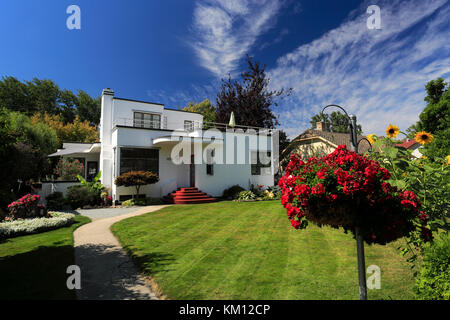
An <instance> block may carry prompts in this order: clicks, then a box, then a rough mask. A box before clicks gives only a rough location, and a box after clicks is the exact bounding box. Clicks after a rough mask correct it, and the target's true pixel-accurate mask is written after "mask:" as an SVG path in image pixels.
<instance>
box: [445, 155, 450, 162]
mask: <svg viewBox="0 0 450 320" xmlns="http://www.w3.org/2000/svg"><path fill="white" fill-rule="evenodd" d="M445 159H447V165H449V164H450V154H449V155H448V156H446V157H445Z"/></svg>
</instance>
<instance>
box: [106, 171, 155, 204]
mask: <svg viewBox="0 0 450 320" xmlns="http://www.w3.org/2000/svg"><path fill="white" fill-rule="evenodd" d="M158 181H159V178H158V175H156V174H155V173H153V172H150V171H130V172H126V173H122V174H121V175H120V176H118V177H117V178H116V180H115V181H114V183H115V184H116V185H117V186H119V187H120V186H124V187H135V188H136V195H137V197H136V198H139V189H140V188H141V187H142V186H145V185H147V184H153V183H156V182H158Z"/></svg>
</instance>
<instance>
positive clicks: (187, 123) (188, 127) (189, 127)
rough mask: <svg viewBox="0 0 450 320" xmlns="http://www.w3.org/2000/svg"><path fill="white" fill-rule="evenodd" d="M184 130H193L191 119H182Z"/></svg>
mask: <svg viewBox="0 0 450 320" xmlns="http://www.w3.org/2000/svg"><path fill="white" fill-rule="evenodd" d="M184 130H186V131H193V130H194V122H193V121H191V120H184Z"/></svg>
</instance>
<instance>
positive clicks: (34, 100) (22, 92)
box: [0, 77, 101, 125]
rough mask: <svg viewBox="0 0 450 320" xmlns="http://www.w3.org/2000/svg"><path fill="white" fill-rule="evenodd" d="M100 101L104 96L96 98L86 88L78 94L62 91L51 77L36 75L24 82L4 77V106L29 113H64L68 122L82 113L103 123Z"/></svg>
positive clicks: (0, 83) (0, 91) (0, 92)
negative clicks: (49, 78)
mask: <svg viewBox="0 0 450 320" xmlns="http://www.w3.org/2000/svg"><path fill="white" fill-rule="evenodd" d="M100 104H101V102H100V97H98V98H92V97H91V96H90V95H89V94H87V93H86V92H84V91H82V90H78V92H77V94H74V93H73V92H72V91H70V90H61V89H59V87H58V85H56V83H54V82H53V81H51V80H46V79H44V80H42V79H37V78H34V79H33V80H32V81H25V82H21V81H19V80H18V79H16V78H14V77H2V79H1V80H0V106H3V107H5V108H8V109H10V110H13V111H20V112H24V113H25V114H27V115H33V114H36V113H42V114H44V113H47V114H50V115H61V116H62V117H63V120H64V123H69V122H73V120H74V119H75V117H76V116H78V117H79V118H80V120H81V121H85V120H87V121H89V123H91V124H92V125H95V124H98V123H99V122H100Z"/></svg>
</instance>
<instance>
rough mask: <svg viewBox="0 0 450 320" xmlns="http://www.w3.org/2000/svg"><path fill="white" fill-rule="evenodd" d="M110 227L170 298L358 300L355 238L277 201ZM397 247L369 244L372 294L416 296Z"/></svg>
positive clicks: (191, 210) (168, 211) (178, 211)
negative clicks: (297, 222)
mask: <svg viewBox="0 0 450 320" xmlns="http://www.w3.org/2000/svg"><path fill="white" fill-rule="evenodd" d="M112 231H113V232H114V234H115V235H116V236H117V237H118V238H119V241H120V242H121V243H122V245H123V246H124V248H125V249H126V250H127V251H128V252H129V253H130V254H131V255H132V256H133V258H134V259H135V261H136V262H137V264H138V265H139V266H140V267H141V268H142V270H143V271H144V272H145V273H146V274H148V275H150V276H152V277H153V278H154V279H155V280H156V282H157V284H158V285H159V287H160V289H161V290H162V292H163V293H164V294H165V295H166V296H167V297H168V298H170V299H359V293H358V277H357V262H356V241H355V240H353V238H352V236H351V235H350V234H345V233H344V232H343V231H342V230H336V229H332V228H327V227H323V228H318V227H316V226H314V225H312V224H311V225H310V226H309V227H308V228H307V229H306V230H295V229H294V228H292V227H291V225H290V223H289V220H288V219H287V216H286V213H285V210H284V209H283V207H282V206H281V205H280V204H279V202H278V201H265V202H247V203H236V202H217V203H212V204H200V205H177V206H171V207H168V208H164V209H162V210H160V211H157V212H153V213H148V214H145V215H142V216H138V217H134V218H129V219H126V220H123V221H121V222H118V223H116V224H115V225H113V226H112ZM398 245H399V242H397V243H393V244H390V245H387V246H380V245H372V246H368V245H366V266H369V265H372V264H375V265H378V266H379V267H380V268H381V289H380V290H369V292H368V296H369V299H412V298H413V293H412V287H413V285H414V280H413V278H412V273H411V271H410V269H409V266H408V265H407V263H406V262H404V260H403V259H402V258H401V257H399V254H398V251H396V249H395V248H396V246H398Z"/></svg>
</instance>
